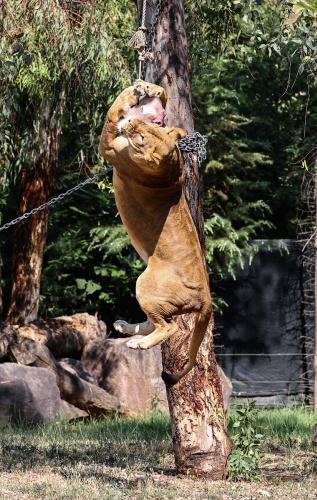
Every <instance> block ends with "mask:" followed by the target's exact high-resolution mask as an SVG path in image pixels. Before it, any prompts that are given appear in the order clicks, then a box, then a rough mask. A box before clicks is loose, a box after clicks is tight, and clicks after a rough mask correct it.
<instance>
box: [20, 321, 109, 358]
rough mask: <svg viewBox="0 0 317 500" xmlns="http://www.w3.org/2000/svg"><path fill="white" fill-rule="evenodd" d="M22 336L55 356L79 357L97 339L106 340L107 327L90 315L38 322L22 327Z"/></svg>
mask: <svg viewBox="0 0 317 500" xmlns="http://www.w3.org/2000/svg"><path fill="white" fill-rule="evenodd" d="M18 333H19V335H20V336H22V337H25V338H29V339H31V340H35V341H37V342H42V343H43V344H45V345H46V347H48V348H49V350H50V351H51V352H52V354H53V355H54V356H58V357H68V356H69V357H74V358H76V357H79V356H80V355H81V353H82V351H83V349H84V347H85V345H86V344H87V343H88V342H90V341H91V340H93V339H95V338H105V337H106V336H107V327H106V324H105V323H104V322H103V321H99V320H98V318H97V317H95V316H91V315H90V314H88V313H79V314H74V315H73V316H61V317H59V318H52V319H46V320H37V321H34V322H33V323H28V324H27V325H24V326H21V327H20V328H19V330H18Z"/></svg>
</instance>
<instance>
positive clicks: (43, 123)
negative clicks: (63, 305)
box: [7, 92, 65, 324]
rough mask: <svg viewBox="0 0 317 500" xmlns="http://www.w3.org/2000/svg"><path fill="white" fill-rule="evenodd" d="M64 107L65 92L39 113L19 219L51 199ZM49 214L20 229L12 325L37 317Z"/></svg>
mask: <svg viewBox="0 0 317 500" xmlns="http://www.w3.org/2000/svg"><path fill="white" fill-rule="evenodd" d="M64 105H65V98H64V92H61V93H60V95H59V102H58V103H57V104H56V103H53V102H52V101H49V100H44V101H43V103H42V106H41V108H40V109H39V110H37V120H36V122H37V123H36V127H35V130H37V132H36V131H35V132H34V133H35V134H36V133H37V134H38V138H37V140H36V141H35V142H34V165H33V166H32V168H27V169H25V170H23V172H22V179H21V184H20V201H19V209H18V214H17V216H18V217H20V216H21V215H23V214H24V213H25V212H30V211H31V210H32V209H33V208H36V207H38V206H39V205H42V204H43V203H46V202H47V201H48V200H49V199H50V197H51V194H52V190H53V185H54V180H55V175H56V170H57V165H58V152H59V144H60V137H61V124H60V122H61V116H62V113H63V110H64ZM48 215H49V209H48V208H46V209H44V210H42V211H40V212H37V213H36V214H34V215H32V216H31V217H29V218H27V219H24V220H22V221H21V222H19V223H18V224H17V226H16V230H15V235H14V247H13V257H12V279H13V288H12V295H11V305H10V308H9V312H8V316H7V321H8V322H9V323H11V324H24V323H29V322H31V321H34V320H35V319H36V318H37V315H38V309H39V299H40V281H41V273H42V264H43V254H44V247H45V243H46V236H47V229H48Z"/></svg>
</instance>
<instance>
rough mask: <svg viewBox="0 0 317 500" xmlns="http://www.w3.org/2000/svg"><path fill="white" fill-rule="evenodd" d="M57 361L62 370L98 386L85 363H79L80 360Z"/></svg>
mask: <svg viewBox="0 0 317 500" xmlns="http://www.w3.org/2000/svg"><path fill="white" fill-rule="evenodd" d="M56 361H57V362H58V364H59V365H60V366H61V367H62V368H64V370H67V371H68V372H69V373H72V374H73V375H77V377H80V378H81V379H82V380H85V381H86V382H89V383H90V384H95V385H98V384H97V382H96V380H95V379H94V377H92V376H91V375H90V374H89V373H88V371H87V369H86V367H85V365H84V363H83V362H82V361H79V359H71V358H60V359H57V360H56Z"/></svg>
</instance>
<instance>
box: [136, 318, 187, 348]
mask: <svg viewBox="0 0 317 500" xmlns="http://www.w3.org/2000/svg"><path fill="white" fill-rule="evenodd" d="M177 330H178V327H177V324H176V322H175V321H174V320H172V319H171V320H170V321H165V320H163V319H160V321H159V323H157V324H156V328H155V330H154V331H153V332H152V333H150V334H149V335H147V336H146V337H144V338H141V339H131V340H129V342H127V346H128V347H130V348H131V349H150V348H151V347H154V346H155V345H157V344H159V343H160V342H163V340H166V339H167V338H168V337H171V335H173V334H174V333H176V332H177Z"/></svg>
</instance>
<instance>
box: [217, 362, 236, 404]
mask: <svg viewBox="0 0 317 500" xmlns="http://www.w3.org/2000/svg"><path fill="white" fill-rule="evenodd" d="M218 374H219V378H220V382H221V389H222V397H223V406H224V409H225V412H227V411H228V409H229V406H230V398H231V395H232V390H233V386H232V382H231V380H230V379H229V378H228V377H227V375H226V374H225V372H224V371H223V369H222V368H220V366H219V365H218Z"/></svg>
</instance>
